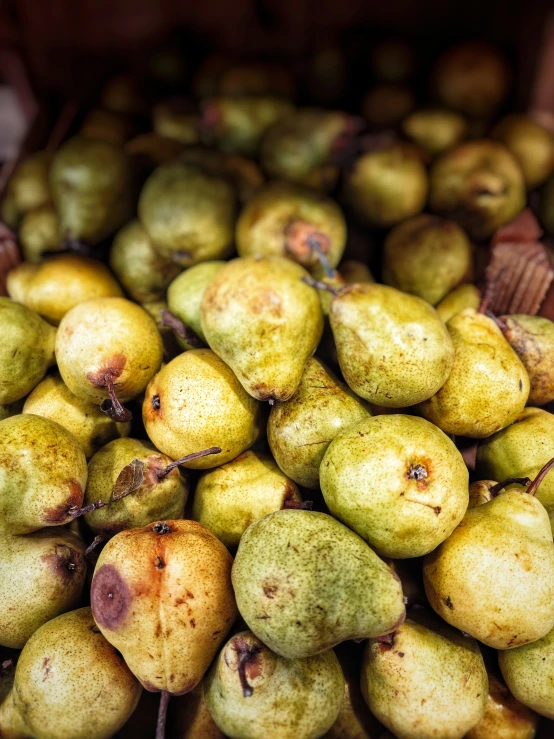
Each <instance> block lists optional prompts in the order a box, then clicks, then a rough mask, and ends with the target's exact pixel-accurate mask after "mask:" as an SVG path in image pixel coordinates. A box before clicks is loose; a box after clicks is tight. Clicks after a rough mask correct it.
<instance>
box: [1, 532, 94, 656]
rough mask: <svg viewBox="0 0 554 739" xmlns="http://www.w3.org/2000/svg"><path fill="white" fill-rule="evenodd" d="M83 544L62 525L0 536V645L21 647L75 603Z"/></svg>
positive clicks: (82, 566) (81, 572) (82, 580)
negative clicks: (19, 534) (61, 526)
mask: <svg viewBox="0 0 554 739" xmlns="http://www.w3.org/2000/svg"><path fill="white" fill-rule="evenodd" d="M85 548H86V545H85V543H84V542H83V541H82V540H81V539H79V538H78V537H77V536H75V534H72V533H71V532H70V531H67V530H65V529H60V528H55V529H42V531H36V532H35V533H34V534H27V535H25V536H9V535H6V534H2V535H0V558H1V559H2V568H1V569H0V599H1V601H2V610H1V612H0V644H2V645H3V646H7V647H12V648H14V649H22V648H23V647H24V646H25V642H26V641H27V640H28V639H29V638H30V637H31V636H32V635H33V634H34V633H35V631H36V630H37V629H38V628H40V627H41V626H42V625H43V624H45V623H46V622H47V621H50V619H52V618H55V617H56V616H59V615H60V614H61V613H65V612H66V611H69V610H71V609H72V608H75V607H76V606H78V605H79V601H80V600H81V591H82V589H83V585H84V584H85V577H86V573H87V566H86V562H85Z"/></svg>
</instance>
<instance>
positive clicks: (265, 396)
mask: <svg viewBox="0 0 554 739" xmlns="http://www.w3.org/2000/svg"><path fill="white" fill-rule="evenodd" d="M304 276H307V272H306V271H305V270H304V269H303V268H302V267H301V266H300V265H298V264H295V263H293V262H291V261H289V260H288V259H285V258H283V257H243V258H241V259H234V260H232V261H231V262H228V263H227V264H226V265H225V267H223V268H222V269H220V270H219V272H218V273H217V274H216V275H215V276H214V278H213V279H212V281H211V282H210V284H209V285H208V287H207V288H206V290H205V292H204V297H203V298H202V307H201V312H200V313H201V315H200V320H201V323H202V331H203V332H204V336H205V337H206V340H207V342H208V344H209V345H210V348H211V349H213V351H214V352H215V353H216V354H217V355H218V356H219V357H221V359H223V360H224V361H225V362H226V363H227V364H228V365H229V366H230V367H231V369H232V370H233V372H234V373H235V374H236V376H237V377H238V379H239V381H240V383H241V384H242V386H243V387H244V389H245V390H246V391H247V392H248V393H249V394H250V395H252V397H254V398H257V399H258V400H269V401H276V400H281V401H284V400H288V399H289V398H290V397H292V395H293V393H294V392H295V390H296V388H297V387H298V385H299V384H300V380H301V378H302V373H303V372H304V367H305V365H306V361H307V360H308V358H309V357H310V356H311V355H312V354H313V353H314V351H315V349H316V347H317V345H318V343H319V340H320V338H321V334H322V332H323V315H322V312H321V307H320V302H319V298H318V296H317V293H316V292H315V291H314V290H312V289H311V288H310V287H309V286H308V285H306V284H305V283H304V282H303V281H302V277H304Z"/></svg>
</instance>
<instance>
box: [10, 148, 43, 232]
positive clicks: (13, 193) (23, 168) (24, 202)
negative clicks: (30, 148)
mask: <svg viewBox="0 0 554 739" xmlns="http://www.w3.org/2000/svg"><path fill="white" fill-rule="evenodd" d="M51 164H52V154H51V153H50V152H47V151H37V152H36V153H34V154H31V155H30V156H28V157H26V158H25V159H23V161H22V162H20V163H19V164H18V165H17V167H16V169H15V171H14V173H13V174H12V176H11V178H10V180H9V182H8V186H7V188H6V194H5V197H4V202H3V203H2V211H1V216H2V220H3V221H4V222H5V223H6V225H7V226H9V227H10V228H17V227H18V225H19V222H20V220H21V217H22V216H23V215H24V214H25V213H28V212H29V211H31V210H34V209H35V208H40V207H41V206H43V205H46V204H47V203H49V202H50V201H51V199H52V196H51V193H50V186H49V182H48V174H49V171H50V166H51Z"/></svg>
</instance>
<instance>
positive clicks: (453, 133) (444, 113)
mask: <svg viewBox="0 0 554 739" xmlns="http://www.w3.org/2000/svg"><path fill="white" fill-rule="evenodd" d="M467 128H468V127H467V123H466V121H465V120H464V118H463V117H462V116H461V115H459V114H458V113H454V111H452V110H446V109H441V108H436V109H431V110H414V112H413V113H410V115H408V116H407V117H406V118H405V119H404V121H403V123H402V131H403V132H404V134H405V135H406V136H407V137H408V138H409V139H410V140H411V141H413V142H414V144H417V145H418V146H421V148H422V149H424V150H425V151H426V152H427V153H428V154H430V156H433V157H434V156H437V155H438V154H442V152H443V151H446V150H447V149H450V148H451V147H452V146H455V145H456V144H459V143H460V141H461V140H462V139H464V138H465V136H466V134H467Z"/></svg>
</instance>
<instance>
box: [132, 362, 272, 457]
mask: <svg viewBox="0 0 554 739" xmlns="http://www.w3.org/2000/svg"><path fill="white" fill-rule="evenodd" d="M261 411H262V406H261V405H260V403H258V402H257V401H256V400H254V399H253V398H252V397H251V396H250V395H248V393H247V392H246V391H245V390H244V389H243V387H242V385H241V384H240V383H239V381H238V380H237V378H236V377H235V375H234V374H233V372H232V370H231V369H230V368H229V367H228V366H227V365H226V364H225V362H223V360H221V359H220V358H219V357H218V356H217V355H216V354H214V353H213V352H212V351H210V350H209V349H193V350H191V351H188V352H185V353H184V354H180V355H179V356H177V357H175V359H173V360H172V361H171V362H169V364H167V365H166V366H165V367H163V369H161V370H160V372H158V374H157V375H156V376H155V377H154V379H153V380H152V382H150V384H149V385H148V387H147V389H146V395H145V398H144V404H143V407H142V419H143V421H144V426H145V428H146V433H147V434H148V436H149V438H150V440H151V441H152V443H153V444H154V446H155V447H156V448H157V449H159V450H160V451H161V452H162V453H163V454H167V456H168V457H171V458H172V459H179V458H180V457H182V456H185V455H187V454H191V453H192V452H196V451H198V450H199V449H208V448H209V447H212V446H218V447H221V449H222V451H221V452H220V453H218V454H213V455H211V456H209V457H202V458H199V459H196V460H194V461H191V462H189V463H187V464H186V466H187V467H189V468H191V469H209V468H210V467H217V466H219V465H222V464H225V463H226V462H230V461H231V460H232V459H234V458H235V457H237V456H238V455H239V454H240V453H241V452H243V451H245V450H246V449H248V447H250V446H252V444H253V443H254V442H255V441H256V439H257V438H258V436H259V434H260V427H261V423H262V418H261Z"/></svg>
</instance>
